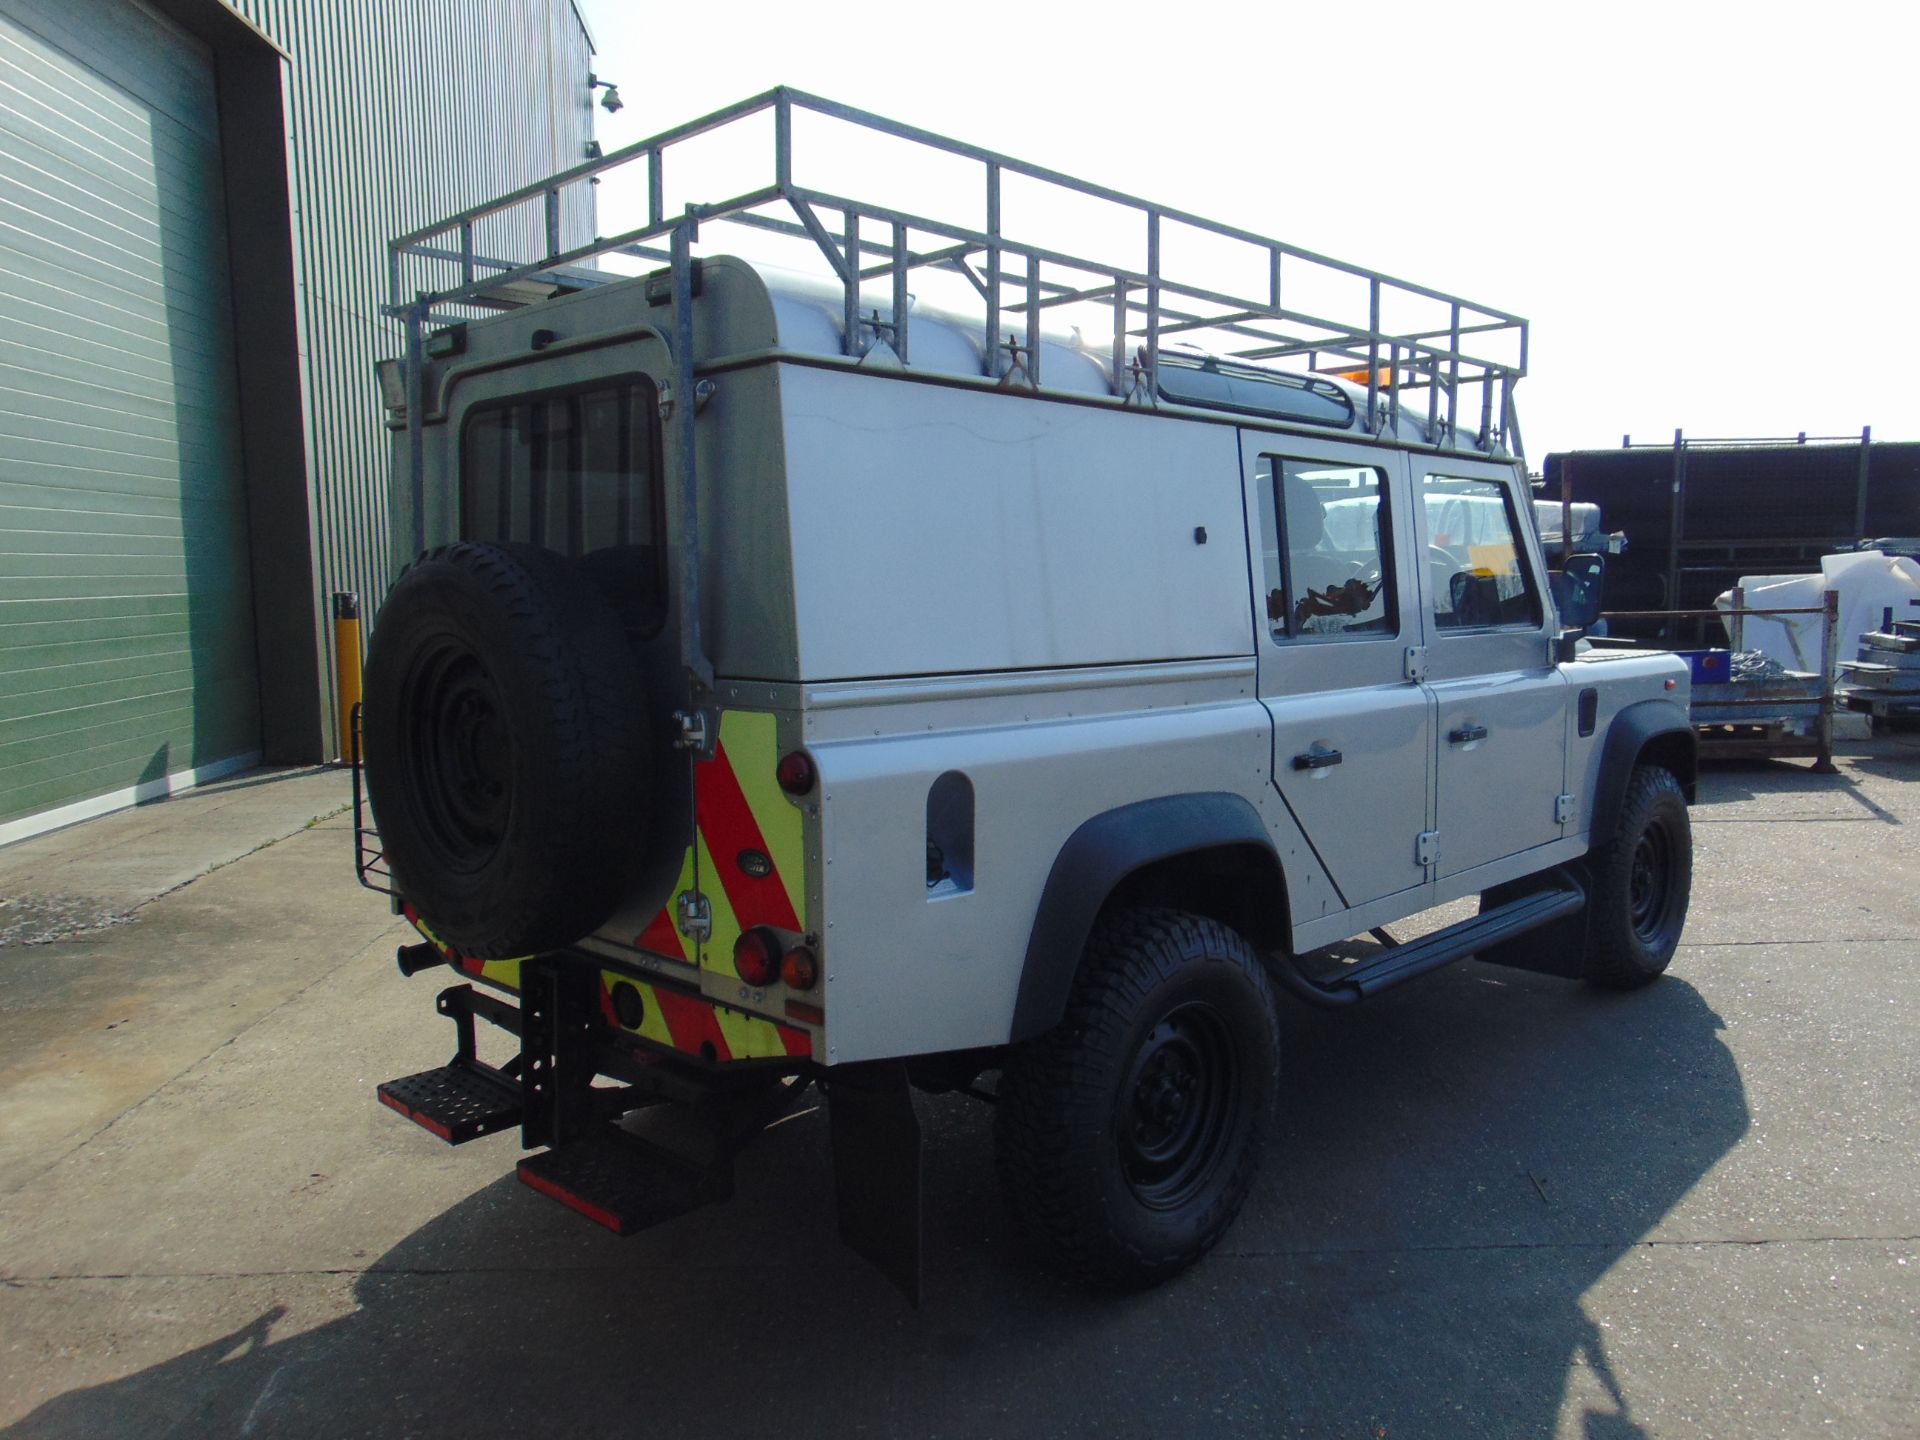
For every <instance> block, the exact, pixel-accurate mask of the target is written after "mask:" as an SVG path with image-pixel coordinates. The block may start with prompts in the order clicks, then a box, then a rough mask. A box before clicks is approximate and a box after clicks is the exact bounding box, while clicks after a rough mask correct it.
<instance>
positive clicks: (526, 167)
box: [226, 0, 593, 729]
mask: <svg viewBox="0 0 1920 1440" xmlns="http://www.w3.org/2000/svg"><path fill="white" fill-rule="evenodd" d="M226 3H227V4H229V5H230V6H231V7H232V8H233V9H235V10H237V11H238V12H239V13H240V14H241V15H243V16H245V17H246V18H247V19H248V20H249V21H251V22H252V23H253V24H255V25H256V26H258V27H259V28H260V29H261V30H262V31H263V32H265V33H266V34H267V35H268V36H270V37H272V39H273V40H274V41H275V42H276V43H277V44H278V45H279V46H280V47H281V48H282V49H284V50H285V51H286V52H287V53H288V55H289V56H290V57H291V60H292V64H291V66H290V75H291V89H292V97H291V98H292V115H291V124H292V130H293V150H294V154H293V170H294V175H293V187H294V203H295V206H296V208H297V212H298V215H297V224H298V228H299V239H300V248H301V252H302V253H301V268H302V291H301V302H300V303H301V308H302V316H301V320H302V326H303V329H304V332H305V337H306V345H307V355H306V365H307V374H308V383H309V394H310V400H309V414H308V424H309V427H310V435H309V446H310V453H311V456H312V460H311V471H312V483H313V484H314V486H315V492H316V493H315V506H314V513H315V517H316V523H317V527H318V534H317V536H316V544H317V550H318V557H317V558H318V595H317V596H316V604H317V605H318V606H320V607H321V610H320V613H324V605H325V600H326V597H327V596H328V595H330V594H331V593H332V592H334V591H337V590H352V591H355V592H357V593H358V594H359V595H360V596H361V597H362V600H363V602H364V603H365V606H366V608H367V610H368V611H369V613H370V612H371V610H372V609H373V608H374V607H375V606H377V605H378V603H379V601H380V598H381V597H382V596H384V594H385V593H386V589H387V585H388V583H389V581H390V580H391V576H390V575H389V573H388V570H389V565H388V558H387V557H388V535H387V481H388V476H387V465H388V452H387V433H386V430H385V428H384V425H383V420H384V415H383V413H382V411H381V408H380V399H379V389H378V386H377V385H376V383H375V380H374V374H373V364H374V361H375V360H377V359H382V358H385V357H387V356H390V355H395V354H398V353H399V350H400V332H399V330H398V329H397V328H396V327H394V326H393V325H392V324H391V323H390V322H388V321H385V320H383V319H381V318H380V316H379V306H380V304H381V302H382V301H383V300H384V299H385V296H386V284H387V266H386V245H387V242H388V241H389V240H390V239H392V238H393V237H394V236H396V235H400V234H404V233H405V232H407V231H409V230H412V229H415V228H417V227H419V226H421V225H424V224H426V223H428V222H429V221H432V220H437V219H440V218H441V217H443V216H445V215H448V214H451V213H453V212H455V211H458V210H461V209H464V208H465V207H467V206H469V205H473V204H477V203H479V202H480V201H482V200H486V199H489V198H491V197H492V196H494V195H497V194H500V193H501V192H503V191H506V190H511V189H514V188H515V187H517V186H520V185H524V184H527V183H528V182H530V181H533V180H537V179H540V178H542V177H543V176H545V175H548V174H551V173H552V172H553V171H555V170H559V169H563V168H565V167H566V166H569V165H573V164H576V163H578V162H579V161H580V160H582V159H584V158H585V155H586V146H587V142H588V141H589V140H590V139H591V138H592V136H593V105H592V96H591V93H590V92H589V90H588V87H587V76H588V73H589V71H590V70H591V68H592V55H591V51H590V49H589V41H588V37H587V34H586V31H585V29H584V27H583V26H582V25H581V23H580V20H579V17H578V16H577V14H576V13H575V11H574V8H573V5H572V3H571V0H485V3H480V0H379V3H374V4H369V3H367V0H226ZM565 218H566V220H567V222H568V223H567V229H568V231H569V232H570V235H569V243H572V240H573V239H574V238H576V237H577V238H580V239H584V238H587V237H588V236H590V235H591V233H592V224H593V221H592V217H591V215H588V214H584V213H576V214H572V215H569V216H567V217H565ZM329 728H330V729H331V727H329Z"/></svg>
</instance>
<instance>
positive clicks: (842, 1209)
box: [826, 1061, 921, 1309]
mask: <svg viewBox="0 0 1920 1440" xmlns="http://www.w3.org/2000/svg"><path fill="white" fill-rule="evenodd" d="M826 1092H827V1115H828V1120H829V1124H830V1127H831V1134H832V1143H833V1188H834V1197H835V1204H836V1206H837V1208H838V1210H839V1217H840V1239H841V1240H842V1241H843V1242H844V1243H845V1244H846V1245H847V1247H848V1248H849V1249H851V1250H853V1251H854V1252H855V1253H856V1254H858V1255H860V1256H862V1257H864V1258H865V1259H867V1260H869V1261H871V1262H872V1263H873V1264H874V1265H875V1266H877V1267H878V1268H879V1271H880V1273H881V1274H882V1275H885V1276H886V1277H887V1279H889V1280H891V1281H892V1282H893V1283H894V1284H895V1285H897V1286H898V1287H899V1288H900V1291H901V1293H902V1294H904V1295H905V1296H906V1297H907V1300H908V1302H909V1303H910V1304H912V1305H913V1306H914V1307H915V1308H916V1309H917V1308H918V1307H919V1304H920V1277H921V1243H920V1121H919V1118H918V1117H917V1116H916V1115H915V1114H914V1112H913V1092H912V1091H911V1090H910V1089H909V1088H908V1086H907V1067H906V1066H905V1065H904V1064H903V1063H901V1062H899V1061H880V1062H876V1063H874V1064H869V1065H844V1066H839V1067H836V1068H835V1069H834V1070H833V1071H832V1072H830V1075H829V1078H828V1079H827V1081H826Z"/></svg>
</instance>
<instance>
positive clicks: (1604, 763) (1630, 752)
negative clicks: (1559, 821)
mask: <svg viewBox="0 0 1920 1440" xmlns="http://www.w3.org/2000/svg"><path fill="white" fill-rule="evenodd" d="M1667 737H1672V738H1671V739H1669V738H1667ZM1657 740H1658V741H1664V743H1663V744H1662V745H1661V746H1660V747H1659V748H1660V749H1661V751H1662V755H1661V761H1662V763H1664V764H1666V766H1667V768H1668V769H1669V770H1671V771H1673V778H1674V779H1676V780H1678V781H1679V782H1680V789H1681V791H1682V793H1684V794H1685V795H1686V797H1687V803H1688V804H1689V805H1691V804H1693V799H1694V787H1695V782H1696V781H1697V780H1698V778H1699V769H1700V762H1699V737H1698V736H1697V734H1696V733H1695V731H1694V728H1693V719H1692V717H1691V716H1690V715H1688V713H1687V709H1686V707H1685V706H1684V705H1682V704H1680V703H1679V702H1678V701H1677V700H1665V699H1655V700H1636V701H1635V702H1634V703H1633V704H1631V705H1628V706H1626V707H1625V708H1624V709H1622V710H1621V711H1620V713H1619V714H1618V715H1616V716H1614V717H1613V723H1612V724H1610V725H1609V726H1608V727H1607V739H1606V743H1605V745H1604V746H1602V748H1601V751H1600V778H1599V781H1598V782H1597V783H1596V784H1595V786H1594V794H1593V827H1592V830H1591V832H1590V835H1591V842H1592V844H1594V845H1596V846H1598V845H1604V844H1605V843H1606V842H1607V840H1608V839H1609V838H1611V837H1612V835H1613V830H1614V826H1615V825H1616V824H1618V823H1619V818H1620V807H1621V805H1622V804H1623V803H1624V802H1625V800H1626V796H1627V785H1628V782H1630V781H1631V780H1632V779H1633V771H1634V767H1635V766H1636V765H1638V764H1639V763H1640V757H1641V756H1642V755H1644V754H1645V753H1646V750H1647V747H1648V745H1649V744H1651V743H1652V742H1654V741H1657Z"/></svg>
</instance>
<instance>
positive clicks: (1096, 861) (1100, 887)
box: [1008, 791, 1285, 1041]
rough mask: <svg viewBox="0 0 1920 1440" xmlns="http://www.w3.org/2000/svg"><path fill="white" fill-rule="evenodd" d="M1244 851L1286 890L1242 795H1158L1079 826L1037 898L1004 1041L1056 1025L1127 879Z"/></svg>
mask: <svg viewBox="0 0 1920 1440" xmlns="http://www.w3.org/2000/svg"><path fill="white" fill-rule="evenodd" d="M1250 847H1257V849H1258V850H1259V851H1260V852H1262V853H1263V855H1264V858H1265V859H1266V860H1267V861H1270V862H1271V864H1272V868H1273V876H1274V878H1275V881H1276V885H1277V886H1280V887H1284V878H1283V872H1282V870H1281V867H1280V857H1279V856H1278V854H1276V853H1275V851H1274V848H1273V838H1272V836H1271V835H1269V834H1268V832H1267V827H1266V823H1265V822H1264V821H1263V820H1261V818H1260V812H1259V811H1257V810H1255V809H1254V808H1253V805H1252V803H1251V802H1249V801H1248V800H1247V799H1246V797H1244V796H1241V795H1234V794H1230V793H1227V792H1224V791H1208V792H1201V793H1196V794H1187V795H1163V796H1160V797H1158V798H1156V799H1152V800H1136V801H1134V802H1133V803H1131V804H1128V805H1122V806H1119V807H1118V808H1116V809H1113V810H1108V811H1105V812H1103V813H1101V814H1099V815H1095V816H1094V817H1093V818H1092V819H1090V820H1087V821H1085V822H1084V823H1082V824H1081V825H1080V827H1079V828H1078V829H1077V830H1075V831H1074V832H1073V834H1071V835H1069V836H1068V837H1067V840H1066V843H1065V844H1063V845H1062V846H1061V847H1060V853H1059V854H1058V855H1057V856H1055V857H1054V862H1053V868H1052V870H1051V871H1049V872H1048V874H1047V883H1046V886H1045V888H1044V889H1043V890H1042V891H1041V895H1040V906H1039V909H1038V910H1037V911H1036V912H1035V914H1034V920H1033V929H1032V931H1031V933H1030V935H1029V937H1028V940H1027V954H1026V960H1025V963H1024V964H1023V966H1022V968H1021V971H1020V990H1019V994H1018V997H1017V998H1016V1000H1015V1002H1014V1009H1013V1029H1012V1033H1011V1034H1010V1035H1009V1037H1008V1038H1009V1039H1010V1040H1014V1041H1018V1040H1026V1039H1030V1038H1031V1037H1033V1036H1035V1035H1039V1034H1043V1033H1045V1032H1046V1031H1048V1030H1051V1029H1052V1028H1053V1027H1054V1026H1055V1025H1057V1024H1058V1023H1059V1022H1060V1019H1061V1017H1062V1016H1063V1015H1064V1014H1065V1013H1066V1009H1067V996H1068V994H1069V992H1070V991H1071V990H1072V988H1073V978H1074V975H1075V974H1076V973H1077V972H1078V970H1079V968H1080V957H1081V954H1082V952H1083V951H1084V950H1085V949H1086V946H1087V937H1088V935H1089V934H1091V933H1092V930H1093V925H1094V921H1095V920H1096V919H1098V918H1099V915H1100V911H1101V909H1102V907H1103V906H1105V905H1106V903H1107V901H1108V899H1109V898H1110V897H1111V896H1112V895H1113V893H1114V891H1115V890H1116V889H1117V888H1118V887H1119V886H1120V885H1121V884H1123V883H1124V882H1125V881H1126V880H1127V878H1128V877H1129V876H1132V875H1135V874H1137V873H1138V872H1140V871H1141V870H1143V869H1145V868H1146V867H1148V866H1150V865H1154V864H1157V863H1159V862H1161V861H1166V860H1177V859H1180V858H1181V857H1183V856H1192V855H1199V854H1203V853H1205V852H1207V851H1239V852H1244V851H1246V850H1247V849H1249V848H1250ZM1284 894H1285V892H1284V888H1278V889H1276V891H1275V894H1274V901H1275V903H1278V904H1284Z"/></svg>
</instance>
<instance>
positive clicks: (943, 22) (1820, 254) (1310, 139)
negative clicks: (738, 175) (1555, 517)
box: [580, 0, 1920, 469]
mask: <svg viewBox="0 0 1920 1440" xmlns="http://www.w3.org/2000/svg"><path fill="white" fill-rule="evenodd" d="M580 4H581V6H582V9H583V10H584V12H585V13H586V15H587V18H588V21H589V23H590V24H591V25H592V27H593V29H594V33H595V38H596V40H597V42H598V45H599V55H598V58H597V60H596V69H597V71H598V73H599V74H600V75H601V76H603V77H605V78H609V79H612V80H614V81H616V82H617V83H618V84H619V87H620V94H621V98H622V99H623V100H624V101H625V105H626V108H624V109H623V110H621V111H620V112H619V114H617V115H614V116H608V115H607V114H606V113H605V112H604V111H598V110H597V111H596V112H595V113H596V116H597V119H598V122H599V134H600V138H601V140H602V143H603V144H604V145H605V146H606V147H607V148H608V149H609V150H611V149H613V148H615V147H616V146H618V145H621V144H625V143H628V142H630V141H633V140H638V139H642V138H644V137H645V136H647V135H650V134H653V133H655V132H657V131H660V130H663V129H666V128H667V127H669V126H671V125H674V124H677V123H679V122H681V121H684V120H689V119H693V118H695V117H697V116H699V115H702V114H705V113H707V112H708V111H710V110H714V109H717V108H719V107H720V106H722V105H725V104H727V103H730V102H732V101H734V100H738V99H743V98H745V97H746V96H748V95H752V94H755V93H757V92H759V91H762V90H765V89H768V88H770V87H772V86H774V85H776V84H789V85H794V86H797V87H798V88H800V89H803V90H810V91H812V92H814V93H816V94H820V95H824V96H826V97H828V98H829V99H834V100H839V101H843V102H845V103H847V104H850V105H855V106H859V107H860V108H862V109H866V110H871V111H876V112H878V113H879V114H882V115H885V116H888V117H890V118H892V119H896V120H901V121H905V122H907V123H909V124H914V125H919V126H923V127H925V128H927V129H930V130H934V131H937V132H939V133H941V134H944V135H949V136H952V137H954V138H955V139H959V140H964V141H969V142H972V143H974V144H978V145H983V146H986V147H988V148H990V149H994V150H999V151H1001V152H1003V153H1006V154H1010V155H1012V156H1015V157H1017V158H1019V159H1022V160H1027V161H1030V162H1032V163H1035V164H1038V165H1043V166H1048V167H1051V168H1053V169H1056V170H1061V171H1065V172H1066V173H1068V174H1070V175H1074V176H1076V177H1079V178H1082V179H1086V180H1091V181H1095V182H1098V183H1102V184H1106V185H1110V186H1113V187H1115V188H1118V189H1121V190H1125V191H1130V192H1132V193H1134V194H1137V195H1140V196H1143V197H1145V198H1147V199H1150V200H1154V201H1156V202H1161V203H1165V204H1168V205H1171V206H1175V207H1178V208H1181V209H1185V210H1189V211H1193V212H1197V213H1198V214H1201V215H1204V216H1207V217H1208V218H1210V219H1215V220H1220V221H1224V222H1227V223H1229V224H1234V225H1239V226H1243V227H1245V228H1247V229H1250V230H1254V231H1257V232H1260V233H1263V234H1267V235H1271V236H1274V237H1276V238H1278V239H1281V240H1285V241H1287V242H1289V243H1291V244H1294V245H1299V246H1303V247H1305V248H1308V249H1312V250H1318V251H1321V252H1323V253H1327V254H1331V255H1335V256H1338V257H1340V258H1341V259H1344V260H1350V261H1354V262H1356V263H1359V264H1363V265H1369V266H1373V267H1376V268H1379V269H1381V270H1385V271H1387V272H1388V273H1390V274H1394V275H1398V276H1401V277H1402V278H1405V279H1408V280H1413V281H1418V282H1420V283H1422V284H1427V285H1432V286H1435V287H1437V288H1439V289H1442V290H1447V291H1451V292H1452V293H1454V294H1457V295H1460V296H1463V297H1465V298H1467V299H1469V300H1478V301H1483V302H1485V303H1487V304H1490V305H1495V306H1498V307H1500V308H1502V309H1506V310H1510V311H1515V312H1518V313H1519V314H1521V315H1524V316H1526V317H1527V318H1528V319H1529V320H1531V321H1532V323H1533V331H1532V354H1531V367H1530V375H1529V377H1528V379H1527V380H1526V381H1524V382H1523V383H1522V385H1521V387H1520V390H1519V392H1518V393H1519V404H1520V417H1521V424H1522V429H1523V432H1524V434H1525V436H1526V442H1527V450H1528V454H1529V457H1530V459H1531V462H1532V464H1533V466H1534V468H1536V469H1537V468H1538V467H1539V465H1540V464H1541V462H1542V460H1543V459H1544V457H1545V456H1546V454H1547V452H1548V451H1549V450H1558V449H1567V448H1572V447H1575V446H1606V445H1617V444H1618V443H1619V441H1620V436H1621V435H1622V433H1624V432H1631V433H1632V434H1633V435H1634V436H1635V437H1636V439H1648V440H1653V439H1667V438H1671V435H1672V432H1673V429H1674V427H1676V426H1683V427H1685V429H1686V431H1687V432H1688V433H1689V434H1691V435H1699V436H1732V435H1790V434H1793V433H1795V432H1798V431H1801V430H1805V431H1807V432H1809V433H1811V434H1816V435H1833V434H1846V433H1858V431H1859V428H1860V426H1862V425H1863V424H1871V425H1872V426H1873V427H1874V435H1875V437H1876V438H1882V439H1912V438H1916V437H1917V436H1920V414H1916V400H1915V398H1914V397H1915V391H1916V387H1915V385H1914V384H1913V381H1912V380H1911V378H1910V377H1909V375H1908V374H1907V372H1906V369H1905V362H1902V361H1900V360H1899V358H1898V357H1899V346H1900V345H1901V344H1915V343H1916V342H1920V299H1917V298H1916V296H1917V295H1920V280H1916V274H1915V268H1914V263H1913V257H1914V252H1915V248H1916V245H1917V244H1920V203H1917V202H1916V192H1920V166H1916V163H1915V152H1916V150H1917V149H1920V123H1917V119H1920V103H1917V97H1920V6H1914V5H1912V4H1901V5H1892V4H1864V5H1851V4H1840V3H1832V0H1829V3H1827V4H1824V5H1808V4H1796V5H1775V4H1767V3H1753V4H1744V5H1719V4H1713V5H1708V4H1691V3H1687V0H1670V3H1667V4H1664V5H1630V4H1603V3H1597V0H1595V3H1589V4H1587V5H1585V6H1581V7H1574V6H1569V5H1565V4H1556V3H1553V0H1536V3H1532V4H1517V5H1492V4H1488V5H1471V4H1465V3H1456V4H1450V5H1445V6H1441V5H1431V4H1430V5H1401V4H1392V3H1369V4H1355V3H1331V4H1330V3H1324V0H1320V3H1313V4H1294V3H1290V0H1289V3H1278V0H1270V3H1265V4H1227V3H1208V0H1184V3H1167V0H1160V3H1155V4H1142V3H1135V0H1107V3H1103V4H1098V5H1095V4H1088V3H1064V0H1023V3H1018V4H1012V5H1006V6H977V5H976V6H944V5H936V4H919V5H912V6H907V5H882V6H857V7H849V6H846V5H808V4H801V3H786V4H775V3H766V0H730V3H720V4H715V5H709V6H699V7H693V6H688V7H674V6H662V5H653V4H641V3H635V0H580ZM1149 72H1150V73H1151V74H1152V75H1154V76H1157V77H1159V78H1157V79H1154V80H1147V79H1145V78H1143V76H1144V74H1146V73H1149ZM804 178H805V177H803V179H804ZM911 180H912V177H899V176H885V175H867V176H864V177H863V178H862V183H861V190H860V191H859V192H857V195H858V197H859V198H868V197H870V198H872V199H874V200H877V201H881V202H888V201H891V200H893V199H894V198H895V197H894V193H893V192H894V190H895V188H896V187H898V186H900V185H902V184H910V183H911ZM611 189H612V182H611V181H610V182H609V185H608V187H605V188H603V190H602V195H601V201H602V209H603V216H607V217H608V218H607V219H603V225H602V228H603V229H605V230H609V231H611V230H612V228H613V225H612V223H611V219H612V217H611V216H609V215H608V207H609V203H610V202H611V203H612V206H613V208H614V210H615V211H617V210H618V199H617V197H616V196H614V195H612V194H610V193H609V191H610V190H611ZM669 198H670V203H677V201H676V200H675V199H674V197H672V196H670V197H669ZM680 198H684V199H714V198H721V196H720V195H718V194H716V195H702V194H692V193H688V194H686V195H684V196H682V197H680Z"/></svg>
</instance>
